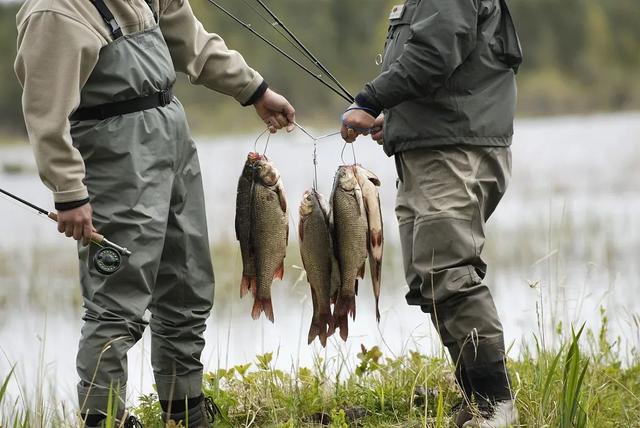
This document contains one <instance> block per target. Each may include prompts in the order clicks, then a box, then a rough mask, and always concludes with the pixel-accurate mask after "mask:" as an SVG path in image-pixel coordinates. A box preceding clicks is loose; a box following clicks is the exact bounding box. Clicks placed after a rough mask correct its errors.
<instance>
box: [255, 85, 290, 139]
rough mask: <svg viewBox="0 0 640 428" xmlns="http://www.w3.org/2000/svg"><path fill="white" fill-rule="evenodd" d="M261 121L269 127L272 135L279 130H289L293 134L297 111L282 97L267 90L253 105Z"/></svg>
mask: <svg viewBox="0 0 640 428" xmlns="http://www.w3.org/2000/svg"><path fill="white" fill-rule="evenodd" d="M253 106H254V107H255V109H256V113H258V116H260V119H262V121H263V122H264V123H266V124H267V126H268V127H269V131H270V132H271V133H272V134H275V132H276V131H277V130H278V129H282V128H284V127H286V128H287V132H291V131H293V130H294V128H295V125H294V123H295V121H296V111H295V109H294V108H293V106H292V105H291V104H289V101H287V99H286V98H285V97H283V96H282V95H280V94H278V93H276V92H274V91H272V90H271V89H267V91H266V92H265V93H264V94H263V95H262V97H260V99H259V100H258V101H256V103H255V104H254V105H253Z"/></svg>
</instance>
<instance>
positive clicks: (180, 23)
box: [160, 0, 264, 104]
mask: <svg viewBox="0 0 640 428" xmlns="http://www.w3.org/2000/svg"><path fill="white" fill-rule="evenodd" d="M160 5H161V7H162V6H164V7H163V9H162V11H161V14H160V28H161V29H162V33H163V35H164V38H165V40H166V42H167V45H168V46H169V51H170V53H171V58H172V59H173V63H174V67H175V68H176V70H178V71H181V72H183V73H185V74H187V75H188V76H189V79H190V81H191V83H193V84H197V85H204V86H206V87H207V88H209V89H212V90H214V91H217V92H221V93H223V94H226V95H230V96H232V97H234V98H235V99H236V100H237V101H238V102H240V103H241V104H246V103H248V102H249V101H250V100H251V99H252V98H253V96H254V94H255V93H256V92H257V91H258V90H259V89H260V88H261V86H264V85H263V79H262V76H260V74H258V73H257V72H256V71H255V70H253V69H252V68H250V67H249V66H248V65H247V63H246V62H245V60H244V58H243V57H242V55H240V54H239V53H238V52H236V51H233V50H230V49H229V48H227V46H226V44H225V42H224V40H222V38H221V37H220V36H218V35H217V34H211V33H208V32H207V31H206V30H205V29H204V27H203V26H202V24H201V23H200V21H198V19H197V18H196V17H195V16H194V14H193V10H192V9H191V5H190V4H189V1H188V0H167V1H166V2H160Z"/></svg>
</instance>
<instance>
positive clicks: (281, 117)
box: [276, 113, 289, 128]
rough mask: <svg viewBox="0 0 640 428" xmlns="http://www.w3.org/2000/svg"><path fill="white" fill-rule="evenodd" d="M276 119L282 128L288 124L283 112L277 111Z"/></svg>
mask: <svg viewBox="0 0 640 428" xmlns="http://www.w3.org/2000/svg"><path fill="white" fill-rule="evenodd" d="M276 121H277V122H278V123H279V124H280V126H281V127H282V128H284V127H286V126H287V125H289V121H288V120H287V118H286V117H285V115H284V114H282V113H278V114H276Z"/></svg>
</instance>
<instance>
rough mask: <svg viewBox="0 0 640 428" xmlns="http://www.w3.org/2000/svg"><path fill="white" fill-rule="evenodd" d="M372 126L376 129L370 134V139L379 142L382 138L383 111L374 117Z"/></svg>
mask: <svg viewBox="0 0 640 428" xmlns="http://www.w3.org/2000/svg"><path fill="white" fill-rule="evenodd" d="M373 127H374V128H375V129H378V130H377V131H375V132H373V133H372V134H371V139H372V140H373V141H376V142H377V143H378V144H380V143H381V142H382V139H383V138H384V113H382V114H381V115H380V116H378V117H377V118H376V120H375V121H374V122H373Z"/></svg>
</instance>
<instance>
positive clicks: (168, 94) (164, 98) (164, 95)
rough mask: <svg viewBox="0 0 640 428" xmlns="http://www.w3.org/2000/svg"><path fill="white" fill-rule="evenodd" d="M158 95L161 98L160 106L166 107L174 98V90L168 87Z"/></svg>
mask: <svg viewBox="0 0 640 428" xmlns="http://www.w3.org/2000/svg"><path fill="white" fill-rule="evenodd" d="M158 97H159V98H160V104H159V106H160V107H166V106H168V105H169V104H171V101H172V100H173V91H172V90H171V88H167V89H165V90H163V91H160V92H158Z"/></svg>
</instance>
